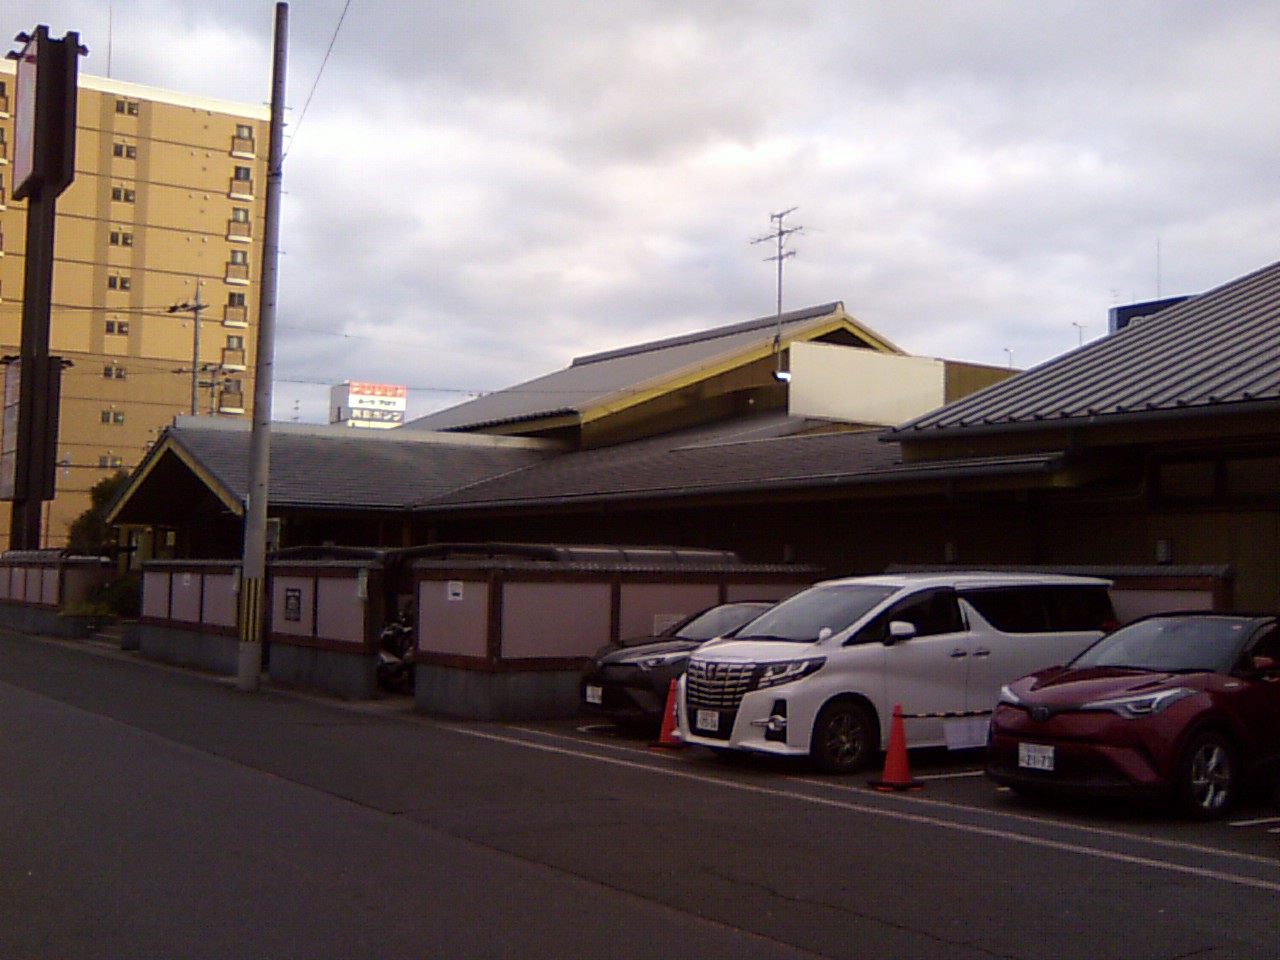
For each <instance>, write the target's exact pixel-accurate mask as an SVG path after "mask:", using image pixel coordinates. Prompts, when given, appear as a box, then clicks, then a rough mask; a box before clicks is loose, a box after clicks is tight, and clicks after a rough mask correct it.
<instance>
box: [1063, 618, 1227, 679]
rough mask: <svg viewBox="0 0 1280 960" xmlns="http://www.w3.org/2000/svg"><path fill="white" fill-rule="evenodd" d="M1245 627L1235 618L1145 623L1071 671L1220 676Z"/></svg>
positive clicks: (1102, 645)
mask: <svg viewBox="0 0 1280 960" xmlns="http://www.w3.org/2000/svg"><path fill="white" fill-rule="evenodd" d="M1249 626H1250V621H1248V620H1245V619H1243V618H1239V617H1212V616H1191V617H1150V618H1148V619H1146V620H1138V621H1136V622H1134V623H1131V624H1129V626H1127V627H1121V628H1120V629H1119V630H1117V631H1116V632H1115V633H1113V634H1110V635H1109V636H1106V637H1103V638H1102V639H1101V640H1099V641H1098V642H1097V643H1096V644H1094V645H1093V646H1092V647H1090V648H1089V649H1088V650H1086V651H1085V652H1084V653H1082V654H1080V656H1078V657H1076V659H1075V660H1074V661H1072V663H1071V666H1072V667H1073V668H1075V669H1077V670H1080V669H1084V668H1086V667H1132V668H1134V669H1138V670H1159V671H1161V672H1169V673H1186V672H1199V671H1201V670H1210V671H1217V672H1219V673H1225V672H1227V671H1228V670H1230V669H1231V665H1232V663H1233V662H1234V661H1235V659H1236V657H1238V656H1239V654H1240V650H1241V648H1242V646H1243V645H1244V642H1245V640H1246V639H1247V637H1248V635H1249Z"/></svg>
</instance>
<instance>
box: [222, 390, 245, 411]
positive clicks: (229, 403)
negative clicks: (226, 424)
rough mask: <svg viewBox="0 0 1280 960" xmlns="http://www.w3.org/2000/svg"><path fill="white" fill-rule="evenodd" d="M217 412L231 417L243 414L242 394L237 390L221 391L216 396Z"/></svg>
mask: <svg viewBox="0 0 1280 960" xmlns="http://www.w3.org/2000/svg"><path fill="white" fill-rule="evenodd" d="M218 412H219V413H227V414H232V415H234V414H237V413H244V393H243V392H242V391H239V390H235V391H232V390H223V391H222V392H221V393H220V394H218Z"/></svg>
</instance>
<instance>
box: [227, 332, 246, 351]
mask: <svg viewBox="0 0 1280 960" xmlns="http://www.w3.org/2000/svg"><path fill="white" fill-rule="evenodd" d="M227 349H228V350H243V349H244V337H242V336H240V335H239V334H236V333H229V334H227Z"/></svg>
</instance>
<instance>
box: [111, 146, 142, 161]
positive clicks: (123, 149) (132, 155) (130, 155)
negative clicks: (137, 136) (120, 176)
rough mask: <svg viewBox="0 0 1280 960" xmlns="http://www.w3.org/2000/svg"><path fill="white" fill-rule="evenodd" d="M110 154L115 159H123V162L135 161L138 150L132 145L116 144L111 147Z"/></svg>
mask: <svg viewBox="0 0 1280 960" xmlns="http://www.w3.org/2000/svg"><path fill="white" fill-rule="evenodd" d="M111 154H112V156H115V157H123V158H124V159H125V160H137V159H138V148H137V147H136V146H134V145H133V144H132V143H117V144H113V145H112V147H111Z"/></svg>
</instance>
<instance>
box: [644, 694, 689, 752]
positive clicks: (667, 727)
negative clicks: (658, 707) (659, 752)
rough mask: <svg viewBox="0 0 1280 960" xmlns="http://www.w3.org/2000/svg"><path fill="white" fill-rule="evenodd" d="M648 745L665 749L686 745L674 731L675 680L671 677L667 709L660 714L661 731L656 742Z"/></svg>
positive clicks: (681, 747) (677, 748)
mask: <svg viewBox="0 0 1280 960" xmlns="http://www.w3.org/2000/svg"><path fill="white" fill-rule="evenodd" d="M649 746H650V747H662V748H664V749H667V750H681V749H683V748H684V747H686V746H688V744H686V743H685V742H684V741H683V740H681V739H680V736H679V734H677V733H676V681H675V678H674V677H673V678H672V680H671V686H670V687H668V688H667V709H666V711H665V712H664V713H663V714H662V732H661V733H659V734H658V742H657V743H651V744H649Z"/></svg>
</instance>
